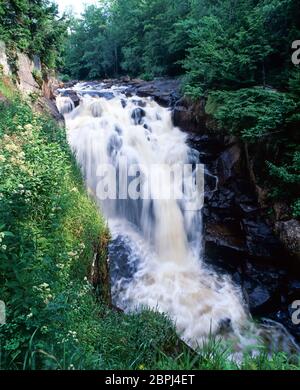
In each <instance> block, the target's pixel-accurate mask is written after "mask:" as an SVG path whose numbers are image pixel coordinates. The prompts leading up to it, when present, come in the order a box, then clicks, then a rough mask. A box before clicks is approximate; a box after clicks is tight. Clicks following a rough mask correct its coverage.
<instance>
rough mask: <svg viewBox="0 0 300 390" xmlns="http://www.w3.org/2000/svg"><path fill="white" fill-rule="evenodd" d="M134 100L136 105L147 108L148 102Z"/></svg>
mask: <svg viewBox="0 0 300 390" xmlns="http://www.w3.org/2000/svg"><path fill="white" fill-rule="evenodd" d="M132 102H133V104H135V105H136V106H139V107H141V108H145V107H146V105H147V103H146V102H143V100H133V101H132Z"/></svg>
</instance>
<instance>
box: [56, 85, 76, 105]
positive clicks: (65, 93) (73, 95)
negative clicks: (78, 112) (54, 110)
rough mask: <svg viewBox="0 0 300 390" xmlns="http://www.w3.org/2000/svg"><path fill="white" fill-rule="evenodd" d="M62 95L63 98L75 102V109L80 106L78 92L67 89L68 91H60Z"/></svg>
mask: <svg viewBox="0 0 300 390" xmlns="http://www.w3.org/2000/svg"><path fill="white" fill-rule="evenodd" d="M60 94H61V96H64V97H69V98H70V99H71V100H72V101H73V103H74V105H75V107H78V106H79V104H80V97H79V96H78V95H77V93H76V91H74V90H72V89H67V90H62V91H60Z"/></svg>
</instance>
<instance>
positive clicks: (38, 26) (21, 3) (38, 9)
mask: <svg viewBox="0 0 300 390" xmlns="http://www.w3.org/2000/svg"><path fill="white" fill-rule="evenodd" d="M66 29H67V23H66V21H65V17H62V18H59V17H58V10H57V5H56V4H54V3H53V2H51V1H49V0H34V1H29V0H1V1H0V40H4V41H5V42H6V43H7V45H8V47H9V49H10V50H11V51H14V50H15V49H19V50H22V51H25V52H27V53H28V54H30V55H34V54H35V55H38V56H40V58H41V60H42V62H43V63H44V64H45V65H46V66H48V67H49V68H54V67H55V66H57V65H59V64H60V62H61V59H60V54H61V48H62V45H63V42H64V38H65V34H66Z"/></svg>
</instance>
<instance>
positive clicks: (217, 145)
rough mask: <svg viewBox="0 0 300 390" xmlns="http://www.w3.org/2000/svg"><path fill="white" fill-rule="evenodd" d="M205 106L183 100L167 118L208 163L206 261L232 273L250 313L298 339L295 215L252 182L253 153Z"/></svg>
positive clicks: (298, 229)
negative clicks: (294, 316)
mask: <svg viewBox="0 0 300 390" xmlns="http://www.w3.org/2000/svg"><path fill="white" fill-rule="evenodd" d="M205 105H206V102H205V99H202V100H200V101H198V102H192V101H190V100H188V99H186V98H181V99H179V100H178V101H177V102H176V104H175V107H174V109H173V120H174V123H175V125H176V126H179V127H181V128H182V129H183V130H185V131H187V132H188V134H189V142H190V144H191V145H192V146H193V147H194V148H195V149H197V150H198V151H199V152H200V154H201V162H202V163H204V164H205V166H206V194H205V207H204V212H203V213H204V225H205V235H204V240H205V256H206V260H207V262H208V263H210V264H211V265H212V266H213V267H215V268H218V270H219V271H220V272H228V273H230V274H231V275H232V277H233V279H234V281H235V282H236V283H237V284H239V285H240V286H241V287H242V289H243V292H244V296H245V299H246V300H247V301H248V303H249V307H250V310H251V312H252V314H254V315H259V316H267V317H269V318H272V319H274V320H277V321H279V322H281V323H283V324H284V325H285V326H286V327H287V328H288V329H289V330H290V331H291V332H292V333H293V334H294V335H295V336H296V337H297V338H298V339H300V330H299V327H297V326H295V325H294V324H293V323H292V321H291V313H292V308H291V304H292V302H293V301H294V300H295V299H299V297H300V282H299V280H300V267H299V254H300V224H299V221H297V220H293V219H289V216H288V214H287V213H285V212H284V209H285V207H284V205H282V204H281V205H279V204H276V203H274V204H270V203H268V202H267V201H266V196H265V195H266V191H267V190H266V189H265V188H263V187H262V186H261V185H260V186H259V185H258V183H257V176H256V175H257V173H256V171H255V170H254V168H253V166H254V163H255V158H256V151H254V152H253V151H251V150H250V151H249V147H248V145H247V144H245V143H244V142H242V140H240V139H238V138H237V137H234V136H231V135H229V134H228V132H227V131H226V129H223V130H221V131H220V129H217V126H216V124H215V123H214V120H213V118H212V117H211V116H209V115H207V113H206V111H205ZM258 168H259V167H258ZM216 184H217V185H216ZM270 208H272V209H273V210H274V213H272V215H273V216H272V217H271V216H270Z"/></svg>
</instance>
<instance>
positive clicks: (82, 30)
mask: <svg viewBox="0 0 300 390" xmlns="http://www.w3.org/2000/svg"><path fill="white" fill-rule="evenodd" d="M299 39H300V7H299V2H298V0H222V1H221V0H217V1H216V0H180V1H178V0H126V1H124V0H99V2H98V5H86V6H85V10H84V12H83V13H82V14H81V15H80V16H78V15H74V14H73V13H72V12H69V11H68V12H64V13H61V12H59V8H58V5H57V4H56V2H54V1H51V0H33V1H29V0H0V41H3V42H5V45H6V55H7V59H8V63H9V67H10V69H11V72H12V75H11V78H10V79H9V78H8V77H7V76H6V75H4V73H3V67H2V65H0V175H1V180H0V258H1V262H0V300H1V301H2V300H3V301H4V302H6V301H7V302H9V306H8V312H7V316H8V317H9V319H10V321H9V323H8V324H6V325H0V370H2V369H13V370H16V369H25V370H28V369H30V370H31V369H32V370H33V369H51V370H54V369H55V370H65V369H67V370H73V369H80V370H84V369H136V370H145V369H196V370H199V369H200V370H202V369H210V370H211V369H212V370H216V369H226V370H227V369H230V370H231V369H246V370H252V369H255V370H256V369H262V370H264V369H275V370H279V369H299V367H300V365H299V361H296V360H295V359H294V358H293V359H289V357H287V356H286V355H285V354H284V353H278V354H274V355H271V356H270V355H268V354H267V352H266V351H264V350H263V352H262V354H261V355H259V356H250V355H249V356H248V355H246V356H244V358H243V359H242V361H241V362H240V363H239V364H237V363H236V362H234V361H232V360H231V359H230V357H231V349H230V348H231V347H228V345H227V344H226V345H225V344H224V343H223V342H222V341H220V340H219V339H218V338H215V336H212V338H211V339H210V340H209V341H208V342H207V343H206V344H205V345H204V346H203V347H202V349H199V350H198V349H196V351H197V353H195V351H193V350H191V348H189V347H188V346H187V345H186V344H185V343H181V342H180V341H179V338H178V334H177V333H176V332H177V331H176V328H175V325H174V323H173V322H172V321H171V320H170V319H169V318H168V316H167V313H166V315H165V314H161V313H158V312H156V311H155V310H154V311H152V310H150V309H149V310H148V308H144V310H142V311H141V312H138V313H134V314H128V313H123V312H120V311H118V310H115V308H114V307H113V306H112V305H111V302H109V295H110V293H109V292H108V291H106V290H105V288H104V290H105V291H98V290H97V291H96V294H95V291H94V287H95V286H94V285H93V283H92V282H91V283H89V281H88V280H87V275H86V270H87V269H88V267H89V266H90V263H91V259H94V260H95V257H93V256H95V252H96V253H97V256H98V257H97V259H98V260H97V261H99V267H100V269H101V270H100V271H101V272H103V273H104V274H105V272H106V270H105V264H106V260H107V248H104V247H103V245H104V244H105V245H106V246H107V245H108V242H109V241H110V239H111V236H110V233H109V228H108V226H107V223H106V221H105V220H104V218H103V216H102V215H101V213H99V212H98V209H97V204H96V202H94V201H93V200H91V198H90V197H89V196H88V195H87V193H86V189H85V186H84V180H83V178H82V174H81V172H80V169H79V168H78V164H76V161H75V158H74V155H73V154H72V153H71V151H70V148H69V145H68V141H67V136H66V134H65V129H64V128H62V127H61V126H59V125H58V124H57V123H55V122H54V121H53V119H50V118H49V117H48V116H47V115H44V114H42V115H41V114H40V113H36V112H34V110H32V106H34V104H35V102H36V99H38V98H37V97H36V96H33V95H31V96H30V99H31V100H26V99H24V98H23V97H21V96H20V94H19V92H16V85H17V84H18V71H19V69H18V55H17V53H19V52H21V53H24V54H26V55H27V56H28V57H29V58H30V59H32V60H33V59H34V58H35V57H36V56H38V58H39V59H40V61H41V70H40V71H35V70H34V71H33V72H32V74H33V77H34V79H35V80H36V81H37V82H38V83H40V84H41V85H42V84H43V82H45V81H46V80H48V78H49V74H51V75H53V74H55V75H56V77H57V78H58V81H59V83H60V85H63V83H65V84H66V85H68V83H71V84H72V83H73V84H72V85H74V84H75V83H76V82H84V81H89V82H91V81H95V82H98V81H99V82H100V81H101V80H106V81H111V82H114V81H115V82H117V81H118V80H120V79H122V78H128V79H129V80H134V81H135V82H137V83H139V82H140V81H143V82H150V81H151V82H152V81H153V80H154V81H155V80H165V79H168V80H169V79H171V80H176V81H178V83H179V84H180V96H181V99H182V100H181V102H182V101H183V102H184V103H183V104H186V105H188V106H189V107H196V108H197V107H199V105H201V104H202V102H204V103H203V107H204V114H203V115H205V117H206V116H207V117H209V119H210V120H211V123H213V125H212V129H209V133H208V136H213V137H215V138H217V139H218V140H219V138H220V137H225V138H226V137H227V138H228V139H229V140H232V139H234V142H237V143H238V144H239V145H242V148H243V150H245V154H246V157H247V161H246V162H245V163H244V165H246V164H248V165H249V166H250V165H251V169H249V171H251V175H252V176H253V177H254V179H253V177H252V179H251V180H252V181H255V185H257V188H259V189H262V192H264V194H265V193H266V194H267V195H264V196H265V197H264V205H263V215H264V217H266V219H267V220H268V221H271V222H272V223H274V221H275V220H276V218H277V216H276V215H275V214H276V212H274V205H277V204H280V205H282V204H283V205H284V206H283V208H284V213H285V219H286V220H293V221H296V223H299V218H300V191H299V190H300V143H299V126H300V65H299V63H298V64H295V63H293V61H292V58H293V54H294V53H295V51H296V50H297V49H298V46H297V45H293V42H294V41H296V40H299ZM299 46H300V44H299ZM298 57H299V58H300V55H299V56H298ZM294 58H295V55H294ZM296 59H297V58H296ZM294 62H295V61H294ZM71 84H70V85H71ZM63 97H65V96H63ZM71 104H72V105H73V103H72V101H71ZM122 104H123V103H122ZM142 104H143V102H142ZM124 107H125V106H124ZM124 107H123V108H124ZM142 107H143V108H145V106H143V105H140V106H139V108H138V110H142ZM72 108H75V106H74V107H73V106H72ZM76 110H77V108H76ZM140 112H142V111H140ZM144 114H145V116H146V113H144ZM144 114H143V115H144ZM96 116H97V115H96ZM141 123H142V122H141ZM143 125H144V128H143V131H144V130H145V129H148V127H146V126H147V125H146V124H144V123H143ZM205 135H206V134H205ZM218 137H219V138H218ZM249 161H251V163H249ZM49 166H51V170H49V169H48V168H49ZM80 168H81V167H80ZM251 175H250V176H251ZM249 181H250V179H249ZM256 195H257V194H256ZM259 195H260V194H258V197H259ZM224 202H225V201H224ZM224 218H225V217H224ZM241 218H242V217H241ZM225 219H226V218H225ZM103 243H104V244H103ZM297 245H299V243H298V244H297ZM250 257H251V256H250ZM262 257H263V256H262ZM297 259H299V258H297ZM94 260H93V261H94ZM264 260H265V259H264ZM103 267H104V268H103ZM297 283H298V282H297ZM102 288H103V286H102ZM100 290H101V289H100ZM297 291H298V290H297ZM37 297H38V298H37Z"/></svg>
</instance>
